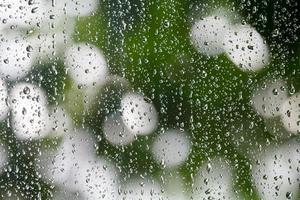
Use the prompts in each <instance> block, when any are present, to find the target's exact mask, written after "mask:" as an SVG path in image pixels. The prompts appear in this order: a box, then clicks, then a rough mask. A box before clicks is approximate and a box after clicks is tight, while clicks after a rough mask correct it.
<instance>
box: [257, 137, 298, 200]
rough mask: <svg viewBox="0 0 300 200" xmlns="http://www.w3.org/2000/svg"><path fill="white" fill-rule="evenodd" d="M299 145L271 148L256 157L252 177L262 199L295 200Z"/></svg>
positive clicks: (292, 144) (290, 144)
mask: <svg viewBox="0 0 300 200" xmlns="http://www.w3.org/2000/svg"><path fill="white" fill-rule="evenodd" d="M299 159H300V154H299V144H297V143H294V142H292V143H287V144H284V145H282V146H280V147H279V148H274V147H271V148H269V149H267V150H266V152H264V153H261V154H260V155H259V154H258V155H257V162H256V164H253V168H252V177H253V181H254V183H255V186H256V188H257V190H258V192H259V195H260V197H261V198H262V199H274V200H277V199H278V200H279V199H280V200H281V199H294V198H295V199H296V197H297V194H298V188H299V178H300V173H299V169H298V168H299V161H300V160H299Z"/></svg>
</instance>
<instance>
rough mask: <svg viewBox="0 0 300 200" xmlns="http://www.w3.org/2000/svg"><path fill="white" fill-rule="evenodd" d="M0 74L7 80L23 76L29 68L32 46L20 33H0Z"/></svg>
mask: <svg viewBox="0 0 300 200" xmlns="http://www.w3.org/2000/svg"><path fill="white" fill-rule="evenodd" d="M0 37H1V40H0V76H2V77H4V78H6V79H8V80H16V79H20V78H23V77H24V76H25V75H27V74H28V72H29V71H30V70H31V65H32V58H31V51H32V46H31V45H30V43H29V41H28V40H27V39H25V38H23V37H21V36H20V35H17V34H11V33H5V34H0Z"/></svg>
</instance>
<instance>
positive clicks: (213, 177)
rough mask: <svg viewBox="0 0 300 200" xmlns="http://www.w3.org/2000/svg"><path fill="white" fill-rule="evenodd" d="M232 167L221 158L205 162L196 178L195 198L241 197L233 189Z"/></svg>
mask: <svg viewBox="0 0 300 200" xmlns="http://www.w3.org/2000/svg"><path fill="white" fill-rule="evenodd" d="M233 181H234V179H233V175H232V170H231V167H230V166H229V164H228V163H226V162H225V161H224V160H222V159H221V158H215V159H214V160H212V161H209V162H207V163H206V164H204V165H203V166H202V167H201V168H200V170H199V172H198V174H197V175H196V176H195V178H194V187H193V194H192V198H193V199H207V200H208V199H227V200H230V199H232V200H235V199H239V198H238V196H237V195H236V194H235V192H234V190H233Z"/></svg>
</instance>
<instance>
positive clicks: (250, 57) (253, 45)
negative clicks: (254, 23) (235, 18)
mask: <svg viewBox="0 0 300 200" xmlns="http://www.w3.org/2000/svg"><path fill="white" fill-rule="evenodd" d="M224 34H225V36H224V41H223V42H224V50H225V52H226V54H227V56H228V57H229V58H230V59H231V60H232V62H233V63H234V64H236V65H237V66H238V67H239V68H241V69H242V70H243V71H258V70H260V69H262V68H263V67H264V66H266V65H268V64H269V48H268V46H267V44H266V42H265V41H264V39H263V38H262V36H261V35H260V34H259V33H258V32H257V31H256V30H255V29H254V28H252V27H250V26H248V25H240V26H235V27H231V28H230V29H228V31H227V32H226V33H224Z"/></svg>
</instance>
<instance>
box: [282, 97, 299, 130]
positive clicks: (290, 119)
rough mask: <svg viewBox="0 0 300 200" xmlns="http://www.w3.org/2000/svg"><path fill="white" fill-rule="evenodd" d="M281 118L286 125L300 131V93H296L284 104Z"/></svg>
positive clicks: (287, 127) (290, 128)
mask: <svg viewBox="0 0 300 200" xmlns="http://www.w3.org/2000/svg"><path fill="white" fill-rule="evenodd" d="M281 112H282V115H281V119H282V122H283V125H284V127H285V128H286V129H287V130H288V131H290V132H292V133H295V134H296V133H299V132H300V95H299V94H295V95H293V96H291V97H289V98H288V99H286V100H285V102H284V103H283V104H282V107H281Z"/></svg>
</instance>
